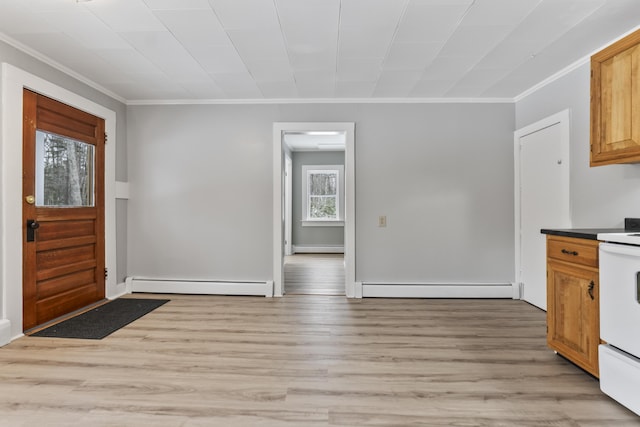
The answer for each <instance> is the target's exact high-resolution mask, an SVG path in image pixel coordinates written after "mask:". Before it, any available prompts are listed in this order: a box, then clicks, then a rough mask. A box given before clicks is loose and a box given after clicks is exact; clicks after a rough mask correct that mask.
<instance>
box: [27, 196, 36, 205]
mask: <svg viewBox="0 0 640 427" xmlns="http://www.w3.org/2000/svg"><path fill="white" fill-rule="evenodd" d="M24 201H25V202H27V203H29V204H30V205H32V204H34V203H35V202H36V198H35V196H33V195H31V194H29V195H28V196H27V197H25V198H24Z"/></svg>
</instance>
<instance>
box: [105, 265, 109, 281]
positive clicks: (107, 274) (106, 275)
mask: <svg viewBox="0 0 640 427" xmlns="http://www.w3.org/2000/svg"><path fill="white" fill-rule="evenodd" d="M107 277H109V269H108V268H105V269H104V280H107Z"/></svg>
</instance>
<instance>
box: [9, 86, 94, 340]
mask: <svg viewBox="0 0 640 427" xmlns="http://www.w3.org/2000/svg"><path fill="white" fill-rule="evenodd" d="M23 98H24V113H23V115H24V122H23V200H22V204H23V209H22V219H23V222H22V228H23V285H22V286H23V328H24V330H27V329H31V328H33V327H34V326H37V325H40V324H42V323H45V322H47V321H49V320H51V319H54V318H56V317H59V316H62V315H64V314H67V313H70V312H72V311H75V310H77V309H80V308H82V307H85V306H87V305H89V304H91V303H94V302H96V301H99V300H101V299H103V298H104V294H105V259H104V138H105V133H104V120H103V119H100V118H98V117H95V116H93V115H91V114H88V113H85V112H83V111H80V110H77V109H75V108H73V107H70V106H68V105H65V104H62V103H60V102H58V101H54V100H52V99H50V98H47V97H45V96H42V95H38V94H36V93H34V92H31V91H29V90H27V89H25V90H24V94H23Z"/></svg>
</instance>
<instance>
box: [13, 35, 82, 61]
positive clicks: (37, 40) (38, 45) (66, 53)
mask: <svg viewBox="0 0 640 427" xmlns="http://www.w3.org/2000/svg"><path fill="white" fill-rule="evenodd" d="M14 37H15V39H16V40H17V41H19V42H21V43H23V44H25V45H27V46H30V47H31V48H33V49H35V50H36V51H38V52H40V53H42V54H44V55H46V56H48V57H49V58H55V61H56V62H58V63H60V64H62V65H65V66H68V64H69V63H70V62H73V61H75V60H77V58H82V57H83V56H90V55H92V52H91V50H89V49H87V48H85V47H84V46H82V45H81V44H80V43H78V41H77V40H75V39H74V38H72V37H69V36H68V35H66V34H62V33H49V34H45V33H42V34H40V33H38V34H17V35H14Z"/></svg>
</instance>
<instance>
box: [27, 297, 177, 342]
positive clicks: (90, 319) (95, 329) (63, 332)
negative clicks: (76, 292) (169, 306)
mask: <svg viewBox="0 0 640 427" xmlns="http://www.w3.org/2000/svg"><path fill="white" fill-rule="evenodd" d="M167 302H169V300H168V299H135V298H119V299H116V300H113V301H110V302H108V303H106V304H104V305H101V306H100V307H96V308H94V309H93V310H89V311H87V312H85V313H82V314H79V315H77V316H75V317H72V318H71V319H67V320H64V321H62V322H60V323H58V324H55V325H52V326H49V327H48V328H46V329H43V330H41V331H38V332H36V333H34V334H31V336H32V337H52V338H80V339H86V340H101V339H102V338H104V337H106V336H108V335H110V334H112V333H114V332H115V331H117V330H118V329H120V328H122V327H124V326H126V325H128V324H129V323H131V322H133V321H134V320H136V319H139V318H141V317H142V316H144V315H145V314H147V313H149V312H151V311H153V310H155V309H156V308H158V307H160V306H161V305H163V304H165V303H167Z"/></svg>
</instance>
